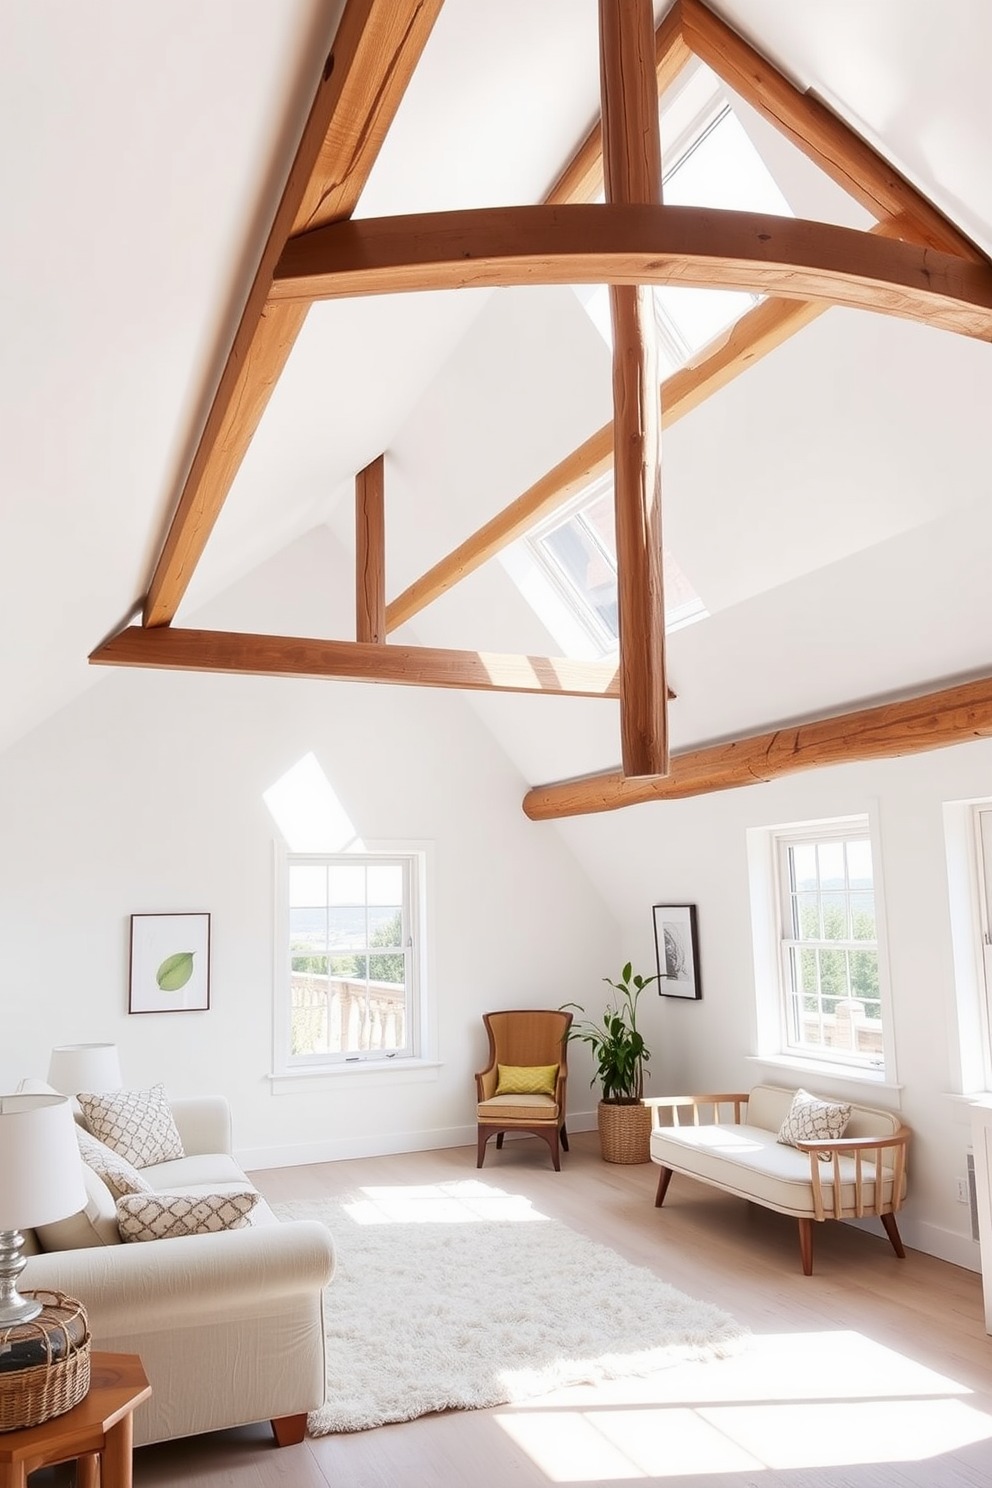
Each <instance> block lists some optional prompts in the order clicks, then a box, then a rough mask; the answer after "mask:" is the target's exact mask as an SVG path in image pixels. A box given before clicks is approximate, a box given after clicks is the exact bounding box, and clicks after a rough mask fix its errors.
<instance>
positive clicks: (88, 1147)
mask: <svg viewBox="0 0 992 1488" xmlns="http://www.w3.org/2000/svg"><path fill="white" fill-rule="evenodd" d="M76 1141H77V1142H78V1143H79V1153H80V1156H81V1157H82V1159H83V1162H84V1163H85V1164H86V1166H87V1167H88V1168H90V1169H91V1170H92V1171H93V1172H94V1173H96V1175H97V1176H98V1177H99V1178H102V1179H103V1181H104V1183H105V1184H106V1185H107V1187H108V1188H109V1189H110V1192H111V1193H112V1194H113V1196H114V1198H115V1199H119V1198H121V1197H122V1195H123V1194H134V1193H153V1192H154V1190H153V1188H152V1186H151V1184H150V1183H149V1182H148V1181H147V1180H146V1179H145V1178H142V1176H141V1174H140V1173H139V1172H138V1170H137V1168H135V1167H132V1165H131V1164H130V1163H129V1162H127V1161H126V1160H125V1159H124V1158H123V1157H121V1156H120V1154H119V1153H117V1152H113V1151H112V1150H111V1149H110V1148H109V1147H105V1146H104V1144H103V1143H102V1142H100V1141H98V1140H97V1138H96V1137H94V1136H93V1134H92V1132H88V1131H84V1130H83V1128H82V1127H81V1126H77V1127H76Z"/></svg>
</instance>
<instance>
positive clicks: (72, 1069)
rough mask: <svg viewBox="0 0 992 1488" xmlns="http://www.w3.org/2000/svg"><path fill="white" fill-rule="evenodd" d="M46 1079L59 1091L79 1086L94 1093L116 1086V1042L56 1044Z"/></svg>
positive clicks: (71, 1092) (118, 1073) (74, 1092)
mask: <svg viewBox="0 0 992 1488" xmlns="http://www.w3.org/2000/svg"><path fill="white" fill-rule="evenodd" d="M48 1083H49V1085H52V1086H54V1087H55V1089H56V1090H60V1091H61V1092H62V1094H63V1095H78V1094H79V1092H80V1091H81V1090H85V1091H92V1093H93V1094H94V1095H98V1094H100V1093H101V1092H102V1091H105V1090H120V1088H121V1086H122V1085H123V1083H124V1081H123V1080H122V1079H121V1064H120V1059H119V1058H118V1055H117V1045H116V1044H59V1045H58V1046H57V1047H56V1048H54V1049H53V1050H52V1057H51V1059H50V1061H49V1064H48Z"/></svg>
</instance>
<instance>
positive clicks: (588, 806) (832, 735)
mask: <svg viewBox="0 0 992 1488" xmlns="http://www.w3.org/2000/svg"><path fill="white" fill-rule="evenodd" d="M990 736H992V677H983V678H981V679H980V680H978V681H976V682H965V683H963V684H961V685H959V686H956V687H947V688H944V689H942V690H941V691H940V692H931V693H928V694H927V695H926V696H925V697H917V698H909V699H907V700H905V701H903V702H898V703H883V704H882V705H881V706H880V707H877V708H863V709H860V710H859V711H857V712H855V713H843V714H841V715H839V716H838V717H834V718H821V719H817V720H815V721H814V722H811V723H801V724H796V725H792V726H790V727H788V728H780V729H775V730H773V731H772V732H771V733H767V734H753V735H751V736H750V737H748V738H745V739H734V740H732V741H731V742H730V743H726V744H714V745H712V746H710V747H709V748H706V749H692V750H689V751H687V752H686V753H683V754H676V755H673V756H672V759H671V767H670V773H669V774H668V775H667V776H664V777H658V776H656V777H655V778H654V779H653V780H628V779H625V778H624V776H623V775H622V774H621V772H620V771H619V770H611V771H607V772H605V773H603V774H601V775H586V776H583V777H582V778H581V779H576V780H562V781H558V782H556V783H555V784H553V785H539V786H535V787H534V788H533V790H529V791H528V792H527V794H526V796H525V797H524V803H523V805H524V812H525V814H526V815H527V816H529V817H530V819H531V821H554V820H556V819H557V818H559V817H563V816H584V815H587V814H588V813H590V812H596V811H616V810H618V809H619V808H620V807H622V806H635V805H639V804H642V803H644V802H646V801H678V800H681V799H682V798H683V797H685V796H702V795H706V794H707V793H708V792H710V791H719V790H734V789H735V788H736V787H738V786H742V785H758V784H760V783H762V782H765V781H769V780H775V779H777V778H778V777H779V776H780V775H794V774H796V773H798V772H799V771H800V770H819V769H822V768H824V767H825V766H827V765H843V764H850V763H851V762H852V761H855V760H872V759H895V758H898V757H900V756H902V755H906V754H923V753H925V752H927V751H929V750H931V749H946V748H947V746H948V745H951V744H963V743H965V742H967V741H968V740H969V739H987V738H989V737H990Z"/></svg>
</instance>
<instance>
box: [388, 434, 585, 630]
mask: <svg viewBox="0 0 992 1488" xmlns="http://www.w3.org/2000/svg"><path fill="white" fill-rule="evenodd" d="M612 459H613V425H612V423H610V424H606V425H604V427H603V428H602V429H599V430H597V432H596V433H595V434H594V435H593V436H592V438H591V439H587V440H586V441H585V443H584V444H581V445H580V446H579V448H578V449H577V450H574V451H573V452H572V454H570V455H568V456H567V457H566V458H565V459H564V460H562V462H561V464H560V465H556V466H555V468H554V469H553V470H549V471H548V473H547V475H543V476H542V477H541V479H540V480H539V481H537V482H535V484H534V485H533V486H531V487H530V488H529V490H527V491H525V492H524V493H523V495H522V496H518V498H517V500H516V501H514V502H511V504H510V505H509V506H508V507H506V508H505V509H504V510H503V511H501V512H499V513H498V515H497V516H495V517H493V519H492V521H490V522H487V523H486V524H485V526H484V527H480V528H479V530H478V532H476V533H473V535H472V536H471V537H470V538H468V539H467V540H466V541H465V542H463V543H462V544H461V545H460V547H457V548H455V550H454V552H452V553H449V554H448V556H447V557H446V558H444V559H442V561H441V562H440V563H438V564H436V565H435V566H434V568H432V569H431V570H430V572H429V573H426V574H424V575H423V576H422V578H419V579H417V581H416V582H415V583H414V584H411V585H410V588H409V589H404V591H403V593H402V594H400V595H398V596H397V597H396V599H394V600H391V601H390V603H389V604H387V606H386V628H387V630H395V629H396V628H397V626H399V625H402V624H403V622H404V621H405V620H410V619H412V617H413V616H414V615H416V614H418V613H419V611H420V610H422V609H424V608H425V607H426V606H427V605H429V604H430V603H431V601H432V600H435V599H437V598H438V596H439V595H441V594H444V593H445V592H446V591H447V590H448V589H451V588H453V586H454V585H455V584H457V583H458V582H459V580H460V579H464V578H465V577H466V576H467V575H468V574H470V573H474V572H475V570H476V569H477V568H481V566H482V565H483V563H485V562H486V561H487V560H488V559H489V558H492V557H493V555H494V554H496V553H498V552H499V551H500V550H501V549H502V548H505V547H506V546H507V545H508V544H509V543H511V542H514V541H515V540H516V539H517V538H518V537H523V535H524V533H525V532H527V531H529V529H530V528H531V527H533V525H534V523H535V522H537V521H540V519H541V517H543V516H546V515H547V514H548V513H550V512H553V511H555V510H556V509H557V508H558V507H559V506H561V504H562V503H563V502H564V501H567V500H568V498H569V497H570V496H573V495H575V494H576V493H577V492H578V491H581V490H582V489H583V488H584V487H585V486H587V485H588V484H589V483H590V481H592V480H595V478H596V477H597V476H598V475H602V473H603V471H604V470H607V469H608V468H609V466H610V463H611V462H612Z"/></svg>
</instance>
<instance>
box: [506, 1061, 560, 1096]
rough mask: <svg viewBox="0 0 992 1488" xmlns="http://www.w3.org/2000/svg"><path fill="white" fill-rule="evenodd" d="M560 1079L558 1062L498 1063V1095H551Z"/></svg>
mask: <svg viewBox="0 0 992 1488" xmlns="http://www.w3.org/2000/svg"><path fill="white" fill-rule="evenodd" d="M557 1080H558V1066H557V1065H556V1064H498V1065H497V1066H496V1094H497V1095H551V1096H553V1095H554V1093H555V1084H556V1082H557Z"/></svg>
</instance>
